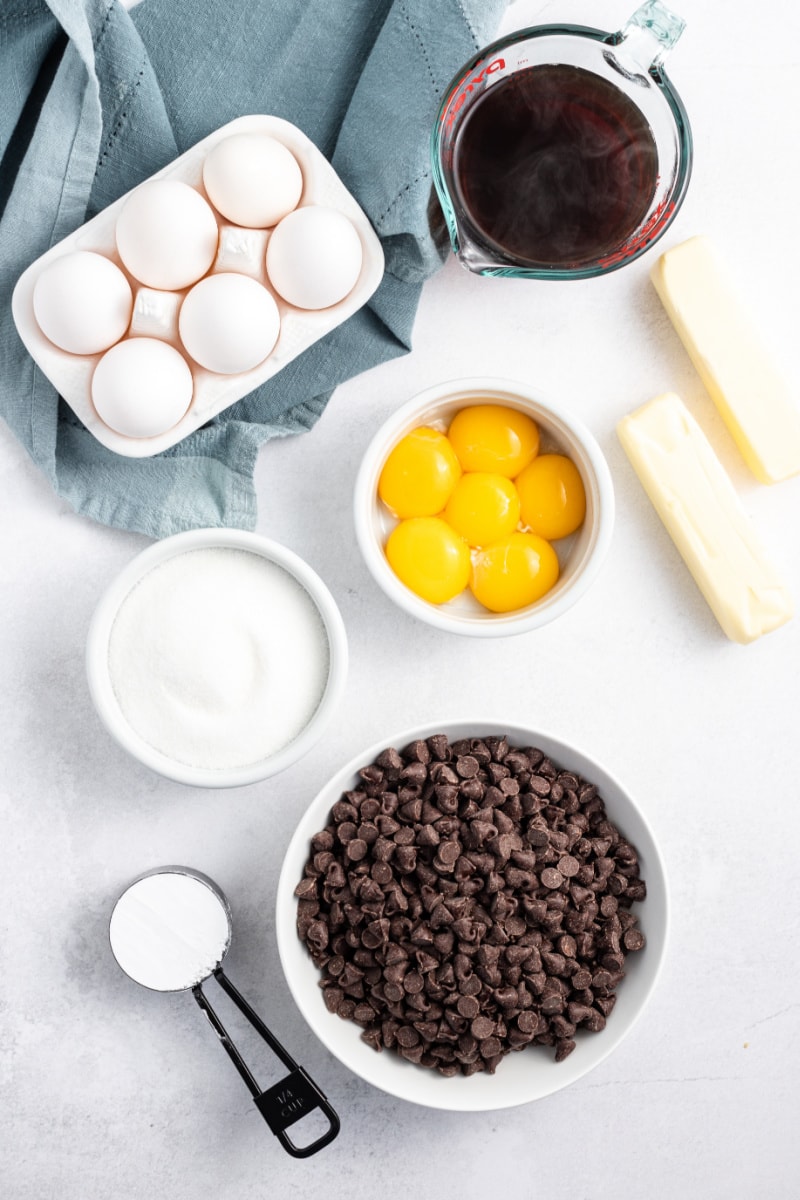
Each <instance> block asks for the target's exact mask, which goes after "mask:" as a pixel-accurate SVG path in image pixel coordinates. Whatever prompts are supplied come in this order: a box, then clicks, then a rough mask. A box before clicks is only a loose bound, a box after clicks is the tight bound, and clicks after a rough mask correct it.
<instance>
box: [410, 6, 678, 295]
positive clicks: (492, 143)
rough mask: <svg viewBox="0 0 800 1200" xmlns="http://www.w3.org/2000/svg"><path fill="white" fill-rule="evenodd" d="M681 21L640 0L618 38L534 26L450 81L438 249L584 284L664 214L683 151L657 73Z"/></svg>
mask: <svg viewBox="0 0 800 1200" xmlns="http://www.w3.org/2000/svg"><path fill="white" fill-rule="evenodd" d="M683 28H684V22H683V21H682V20H681V18H679V17H676V16H675V15H674V14H673V13H671V12H669V10H668V9H666V8H665V7H664V6H663V5H662V4H661V3H660V0H648V2H647V3H646V4H644V5H642V7H641V8H639V9H638V10H637V11H636V13H634V15H633V16H632V17H631V19H630V21H629V22H628V23H627V25H625V27H624V28H623V29H622V30H621V31H620V32H619V33H614V34H609V33H604V32H602V31H601V30H597V29H589V28H585V27H583V26H575V25H557V26H556V25H552V26H537V27H535V28H532V29H525V30H521V31H519V32H517V33H514V34H511V35H509V36H508V37H506V38H502V39H500V40H499V41H497V42H494V43H493V44H492V45H491V46H488V47H487V48H486V49H485V50H482V51H481V52H480V53H479V54H478V55H477V56H476V57H475V58H474V59H473V60H471V62H470V63H468V64H467V65H466V66H465V67H464V68H463V70H462V71H460V72H459V74H458V75H457V77H456V78H455V80H454V81H453V83H452V84H451V87H450V88H449V90H448V95H447V98H446V100H445V101H444V103H443V105H442V107H441V109H440V112H439V116H438V118H437V121H436V125H435V127H434V132H433V139H432V155H433V169H434V182H435V185H436V189H437V192H438V195H439V200H440V202H441V205H442V208H443V211H444V215H445V219H446V221H447V226H448V230H449V233H450V240H451V242H452V245H453V249H454V251H455V253H456V254H457V255H458V257H459V258H460V260H461V261H462V262H463V264H464V265H465V266H466V267H468V268H469V269H470V270H472V271H476V272H477V273H479V274H482V275H511V276H522V277H528V278H534V279H582V278H583V279H585V278H590V277H592V276H595V275H601V274H605V273H607V272H609V271H612V270H615V269H617V268H618V267H621V266H623V265H624V264H625V263H626V262H630V261H632V260H633V259H635V258H638V257H639V255H640V254H642V253H643V252H644V251H645V250H646V249H647V248H648V247H649V246H650V245H652V243H653V242H654V241H656V240H657V239H658V238H659V237H661V235H662V234H663V233H664V231H665V230H666V229H667V227H668V226H669V224H670V222H671V221H672V220H673V218H674V217H675V215H676V213H677V211H678V208H679V206H680V204H681V202H682V200H683V197H684V195H685V192H686V188H687V185H688V182H689V175H690V171H691V159H692V141H691V132H690V129H689V122H688V119H687V116H686V112H685V110H684V108H683V105H682V103H681V101H680V98H679V96H678V95H677V93H676V92H675V90H674V88H673V87H672V85H671V84H670V83H669V81H668V79H667V76H666V73H665V71H664V68H663V59H664V56H665V54H666V53H667V51H668V50H669V49H671V47H672V46H673V45H674V44H675V42H676V41H677V39H678V37H679V36H680V34H681V32H682V31H683Z"/></svg>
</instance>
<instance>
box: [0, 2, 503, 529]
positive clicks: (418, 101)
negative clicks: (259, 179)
mask: <svg viewBox="0 0 800 1200" xmlns="http://www.w3.org/2000/svg"><path fill="white" fill-rule="evenodd" d="M505 3H506V0H144V2H143V3H142V4H140V5H139V6H138V7H136V8H134V9H133V10H132V11H131V12H130V13H128V12H126V11H125V10H124V9H123V8H122V7H121V6H120V5H119V4H118V3H117V0H4V2H3V4H2V6H0V155H2V160H1V161H0V210H2V216H0V353H1V354H2V362H1V363H0V413H2V415H3V417H4V418H5V420H6V421H7V423H8V425H9V426H10V428H11V429H12V430H13V431H14V433H15V434H16V435H17V437H18V438H19V439H20V441H21V442H22V443H23V444H24V445H25V447H26V448H27V449H28V451H29V452H30V454H31V456H32V458H33V459H34V461H35V462H36V463H37V464H38V465H39V466H40V467H41V469H42V470H43V471H44V472H45V473H46V475H47V477H48V478H49V480H50V482H51V483H52V485H53V487H54V488H55V490H56V491H57V492H58V493H59V495H61V496H63V497H64V498H65V499H66V500H67V501H68V502H69V503H70V504H71V505H72V506H73V507H74V508H75V509H76V510H77V511H78V512H82V513H85V514H86V515H87V516H90V517H92V518H94V519H95V520H97V521H101V522H103V523H104V524H107V525H115V526H120V527H122V528H125V529H135V530H139V531H141V532H143V533H147V534H149V535H151V536H153V537H163V536H166V535H167V534H171V533H176V532H179V531H180V530H183V529H189V528H193V527H197V526H218V525H234V526H240V527H242V528H246V529H251V528H253V526H254V524H255V519H256V499H255V492H254V488H253V469H254V466H255V460H256V456H257V454H258V449H259V447H260V446H261V445H262V444H263V443H264V442H265V441H266V440H267V439H268V438H272V437H282V436H285V435H287V434H293V433H298V432H302V431H303V430H306V429H309V428H310V427H311V426H312V425H313V424H314V422H315V421H316V420H317V418H318V417H319V416H320V414H321V412H322V410H323V409H324V407H325V404H326V403H327V401H328V399H329V397H330V395H331V392H332V391H333V389H334V388H335V387H336V386H337V384H339V383H341V382H342V381H343V380H345V379H348V378H350V377H351V376H353V375H356V374H358V373H359V372H360V371H364V370H366V369H367V368H368V367H372V366H375V365H376V364H377V363H380V362H383V361H385V360H387V359H390V358H393V357H396V356H397V355H400V354H403V353H405V352H407V351H408V350H409V349H410V348H411V330H412V325H413V321H414V314H415V312H416V308H417V303H418V300H419V293H420V289H421V286H422V283H423V281H424V280H425V279H426V278H428V276H430V275H431V274H432V273H433V272H434V271H435V270H436V269H437V267H438V266H439V265H440V263H441V261H442V259H443V256H444V252H445V250H444V244H443V240H442V237H441V235H437V234H436V233H434V231H433V230H432V228H431V221H430V211H431V210H430V197H431V177H430V166H429V160H428V138H429V134H430V129H431V125H432V123H433V119H434V116H435V113H436V111H437V109H438V106H439V104H440V102H441V100H442V96H443V90H444V89H445V88H446V86H447V84H448V83H449V81H450V79H451V78H452V76H453V75H454V73H455V72H456V70H457V69H458V67H459V66H460V65H461V64H462V63H463V62H464V61H465V60H466V59H468V58H469V57H470V56H471V55H472V54H473V53H474V51H475V50H476V49H477V48H478V47H479V46H481V45H482V44H484V43H485V42H486V41H488V40H489V38H490V37H491V34H492V32H493V30H494V28H495V25H496V23H497V21H498V19H499V17H500V14H501V12H502V10H503V8H504V7H505ZM255 112H260V113H272V114H275V115H276V116H279V117H284V118H286V119H287V120H289V121H292V122H294V124H296V125H298V126H299V127H300V128H301V129H302V130H303V131H304V132H305V133H306V134H307V135H308V136H309V137H310V138H311V139H312V141H314V142H315V143H316V145H317V146H319V148H320V149H321V150H322V152H323V153H324V154H325V155H326V156H327V157H328V158H329V159H330V160H331V161H332V163H333V165H334V167H335V168H336V170H337V171H338V173H339V175H340V176H341V178H342V180H343V181H344V183H345V185H346V186H347V187H348V188H349V189H350V191H352V192H353V194H354V195H355V196H356V198H357V199H358V201H359V203H360V204H361V205H362V207H363V208H364V210H365V211H366V213H367V215H368V216H369V218H370V220H371V221H372V224H373V225H374V227H375V229H376V231H377V233H378V235H379V237H380V238H381V241H382V244H383V248H384V253H385V255H386V275H385V277H384V279H383V282H382V283H381V286H380V287H379V289H378V291H377V292H376V293H375V295H374V296H373V297H372V299H371V300H370V302H369V303H368V304H367V305H366V306H365V307H364V308H363V309H361V310H360V311H359V312H358V313H356V314H355V315H354V316H353V317H351V318H350V319H349V320H348V321H347V322H345V324H344V325H342V326H340V327H339V328H338V329H336V330H334V331H333V332H332V333H330V334H329V335H328V336H327V337H325V338H323V339H322V340H321V341H320V342H318V343H316V344H315V345H314V346H312V347H311V348H310V349H309V350H307V351H306V352H305V353H304V354H302V355H301V356H300V357H299V358H298V359H296V360H295V361H294V362H292V363H290V364H289V365H288V366H287V367H286V368H284V370H282V371H281V372H280V373H279V374H278V375H277V376H275V377H274V378H273V379H271V380H270V381H269V382H268V383H266V384H264V385H263V386H262V387H260V388H258V389H257V390H256V391H254V392H252V393H251V394H250V395H249V396H246V397H245V398H244V399H243V400H240V401H239V402H238V403H236V404H234V405H233V406H232V407H231V408H229V409H227V410H226V411H225V412H224V413H221V414H220V415H219V416H218V417H217V418H215V420H214V421H212V422H211V423H210V424H209V425H207V426H206V427H204V428H203V429H200V430H198V431H197V432H196V433H194V434H192V435H190V436H189V437H188V438H186V439H185V440H184V441H183V442H181V443H180V444H179V445H178V446H175V447H173V448H172V449H171V450H168V451H166V452H165V453H163V454H160V455H157V456H155V457H153V458H149V459H129V458H124V457H121V456H119V455H117V454H114V453H113V452H111V451H109V450H107V449H106V448H105V447H103V446H101V445H100V444H99V443H98V442H97V441H96V440H95V439H94V438H93V437H92V435H91V434H90V433H88V432H87V431H86V430H85V429H84V427H83V426H82V425H81V423H80V422H79V421H78V419H77V418H76V417H75V416H74V414H73V413H72V411H71V409H69V408H68V406H67V405H66V404H65V403H64V401H63V400H60V399H59V397H58V395H57V393H56V390H55V388H54V387H53V386H52V384H50V383H49V381H48V380H47V379H46V378H45V377H44V375H42V373H41V371H40V370H39V369H38V368H37V367H36V366H35V364H34V363H33V361H32V359H31V358H30V357H29V355H28V354H27V352H26V351H25V349H24V347H23V346H22V343H21V341H20V339H19V336H18V335H17V332H16V329H15V326H14V323H13V320H12V317H11V293H12V291H13V288H14V284H15V283H16V280H17V279H18V278H19V276H20V274H21V273H22V271H23V270H24V269H25V268H26V267H27V266H28V265H29V263H31V262H32V261H33V260H34V259H35V258H37V257H38V256H39V255H40V254H42V253H44V251H45V250H47V249H48V248H49V247H50V246H52V245H53V244H54V243H55V242H57V241H59V240H60V239H61V238H63V237H65V236H66V235H67V234H68V233H70V232H72V230H73V229H75V228H76V227H77V226H79V225H81V224H82V223H83V222H84V221H85V220H87V219H88V218H90V217H92V216H94V214H95V213H97V212H98V211H99V210H100V209H102V208H104V207H105V206H106V205H107V204H110V203H111V202H112V201H114V200H116V199H117V198H118V197H119V196H120V195H122V194H123V193H124V192H126V191H128V190H129V189H130V188H132V187H134V186H135V185H136V184H137V183H139V182H141V180H143V179H145V178H147V176H148V175H151V174H152V173H153V172H154V171H157V170H159V169H160V168H161V167H163V166H164V165H165V164H166V163H168V162H170V160H171V159H173V158H174V157H175V156H176V155H178V154H182V153H183V151H184V150H186V149H188V148H189V147H190V146H192V145H194V143H195V142H197V141H199V140H200V138H203V137H205V136H206V135H207V134H208V133H210V132H211V131H212V130H214V129H216V128H218V127H219V126H220V125H223V124H225V122H227V121H230V120H232V119H233V118H234V117H237V116H242V115H244V114H246V113H255Z"/></svg>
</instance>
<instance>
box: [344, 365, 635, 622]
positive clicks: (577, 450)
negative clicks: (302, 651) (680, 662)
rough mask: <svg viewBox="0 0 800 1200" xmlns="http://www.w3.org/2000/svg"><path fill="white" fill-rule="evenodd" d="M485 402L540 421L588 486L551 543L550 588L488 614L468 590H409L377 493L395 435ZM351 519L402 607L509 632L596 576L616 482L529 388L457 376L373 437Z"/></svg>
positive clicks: (568, 423) (544, 443)
mask: <svg viewBox="0 0 800 1200" xmlns="http://www.w3.org/2000/svg"><path fill="white" fill-rule="evenodd" d="M487 402H489V403H493V404H502V405H506V406H507V407H509V408H516V409H518V410H519V411H520V412H524V413H526V414H527V415H528V416H530V417H532V418H533V419H534V421H536V423H537V425H538V426H539V430H540V434H541V448H542V451H543V452H545V453H552V452H554V451H555V452H559V453H562V454H566V455H567V456H568V457H569V458H571V459H572V461H573V462H574V463H575V466H576V467H577V468H578V470H579V471H580V474H581V479H582V480H583V485H584V488H585V490H586V517H585V519H584V522H583V524H582V526H581V527H580V529H579V530H578V531H577V532H576V533H575V534H573V535H572V536H571V537H569V538H563V539H561V540H560V541H558V542H555V543H554V549H555V550H556V553H557V554H558V558H559V565H560V568H561V574H560V578H559V580H558V582H557V583H556V585H555V587H553V588H552V589H551V590H550V591H549V592H548V593H547V595H545V596H543V597H542V599H541V600H538V601H537V602H536V603H535V604H531V605H528V607H527V608H521V609H518V610H516V611H515V612H510V613H493V612H489V610H488V609H485V608H483V606H482V605H480V604H479V603H478V602H477V600H475V598H474V597H473V596H472V594H471V593H470V592H469V591H465V592H462V593H461V595H460V596H457V597H456V598H455V599H454V600H450V601H449V602H448V603H446V604H438V605H437V604H431V603H429V602H428V601H427V600H423V599H421V598H420V597H419V596H416V595H415V594H414V593H413V592H412V591H410V589H409V588H407V587H406V586H405V584H403V583H401V582H400V580H399V579H398V578H397V576H396V575H395V573H394V571H393V570H392V568H391V567H390V565H389V561H388V559H387V558H386V553H385V551H384V546H385V544H386V539H387V538H388V536H389V534H390V533H391V531H392V529H393V528H394V526H395V525H396V524H397V520H396V518H395V517H394V516H393V515H392V514H391V513H390V512H389V510H388V509H387V508H386V506H385V505H384V504H382V503H381V501H380V499H379V498H378V479H379V478H380V474H381V471H382V469H383V464H384V463H385V462H386V458H387V456H388V455H389V452H390V451H391V450H392V448H393V447H394V446H395V445H396V444H397V442H399V441H400V440H401V438H403V437H405V436H406V434H407V433H410V432H411V430H412V429H416V428H417V426H419V425H429V426H432V427H433V428H435V429H440V430H441V431H442V432H444V431H445V430H446V429H447V427H448V426H449V424H450V422H451V420H452V419H453V417H454V416H455V415H456V413H457V412H458V411H459V410H460V409H462V408H467V407H470V406H471V405H475V404H485V403H487ZM354 519H355V529H356V538H357V540H358V544H359V546H360V548H361V553H362V554H363V556H364V559H365V561H366V564H367V566H368V567H369V570H370V571H371V573H372V575H373V576H374V578H375V580H376V582H377V583H378V584H379V585H380V587H382V588H383V590H384V592H386V594H387V596H389V598H390V599H391V600H393V601H394V602H395V604H397V605H399V606H400V608H403V609H405V611H406V612H408V613H410V614H411V616H413V617H417V618H418V619H419V620H420V621H426V622H427V623H428V624H429V625H435V626H436V627H437V628H438V629H444V630H447V631H448V632H449V633H461V634H467V635H469V636H472V637H507V636H509V635H510V634H517V633H527V632H528V631H529V630H531V629H538V628H539V627H540V626H541V625H545V624H547V622H548V621H553V620H555V618H556V617H559V616H561V614H562V613H564V612H566V611H567V609H568V608H571V607H572V605H573V604H574V603H575V602H576V600H578V599H579V598H580V597H581V596H582V595H583V593H584V592H585V591H586V589H587V588H588V587H589V585H590V584H591V583H592V581H593V580H594V579H595V577H596V576H597V573H598V572H599V570H600V567H601V566H602V564H603V560H604V558H605V556H606V552H607V550H608V547H609V545H610V543H611V534H612V530H613V528H614V487H613V484H612V482H611V475H610V472H609V470H608V465H607V463H606V460H605V458H604V457H603V454H602V451H601V450H600V447H599V446H598V445H597V442H596V441H595V439H594V438H593V437H592V435H591V433H589V430H588V429H586V427H585V426H584V425H583V424H582V423H581V422H580V421H578V420H576V418H575V417H573V416H571V415H570V414H569V413H568V412H566V411H565V410H564V409H563V408H560V407H558V406H557V405H555V404H553V402H552V401H551V400H548V399H547V398H546V397H544V396H543V395H542V394H541V393H540V392H539V391H537V390H536V389H535V388H530V387H528V386H527V385H526V384H523V383H514V382H511V381H509V380H504V379H493V378H483V377H479V378H475V379H456V380H451V381H450V382H448V383H441V384H437V385H436V387H432V388H428V389H427V390H426V391H424V392H421V393H420V394H419V395H418V396H415V397H414V398H413V399H411V400H409V401H408V403H407V404H404V405H403V406H402V408H399V409H398V410H397V412H395V413H394V414H393V415H392V416H391V417H390V418H389V420H388V421H386V422H385V423H384V424H383V425H382V426H381V428H380V429H379V430H378V432H377V433H376V434H375V437H374V438H373V439H372V441H371V442H370V444H369V446H368V448H367V451H366V453H365V455H364V458H363V460H362V463H361V467H360V469H359V472H358V477H357V479H356V486H355V496H354Z"/></svg>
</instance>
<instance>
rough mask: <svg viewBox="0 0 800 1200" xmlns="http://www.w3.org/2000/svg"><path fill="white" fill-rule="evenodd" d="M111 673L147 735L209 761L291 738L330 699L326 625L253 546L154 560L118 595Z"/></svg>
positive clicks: (260, 751)
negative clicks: (326, 697)
mask: <svg viewBox="0 0 800 1200" xmlns="http://www.w3.org/2000/svg"><path fill="white" fill-rule="evenodd" d="M108 658H109V674H110V677H111V682H112V687H113V689H114V693H115V695H116V698H117V702H118V703H119V706H120V709H121V710H122V713H123V715H124V717H125V718H126V720H127V721H128V723H129V724H130V726H131V727H132V729H133V730H134V731H135V732H136V733H137V734H138V735H139V736H140V737H141V738H142V739H143V740H144V741H146V742H147V743H149V745H151V746H153V747H154V748H155V749H156V750H159V751H160V752H161V753H162V754H164V755H166V756H167V757H168V758H171V759H173V760H174V761H176V762H181V763H186V764H188V765H190V766H195V767H200V768H204V769H208V770H213V769H220V770H223V769H231V768H234V767H243V766H248V765H250V764H252V763H256V762H259V761H261V760H262V759H264V758H267V757H269V756H270V755H272V754H275V753H276V752H277V751H278V750H281V749H282V748H283V747H284V746H287V745H288V744H289V743H290V742H291V741H293V740H294V738H296V737H297V736H298V734H299V733H300V732H301V731H302V730H303V729H304V728H305V726H306V725H307V724H308V722H309V721H310V720H311V717H312V716H313V715H314V712H315V711H316V709H317V707H318V706H319V703H320V700H321V699H322V695H323V692H324V690H325V685H326V682H327V679H328V670H329V647H328V639H327V635H326V632H325V626H324V624H323V621H322V618H321V616H320V614H319V611H318V609H317V607H316V605H315V604H314V601H313V600H312V599H311V597H310V596H309V594H308V592H307V591H306V590H305V588H304V587H303V586H302V585H301V584H300V583H299V582H298V581H297V580H296V579H295V578H294V576H292V575H291V574H289V572H288V571H286V570H284V568H283V567H281V566H279V565H278V564H277V563H274V562H271V561H269V560H268V559H266V558H263V557H261V555H258V554H253V553H251V552H250V551H247V550H232V549H227V548H221V547H218V548H210V549H202V550H192V551H189V552H187V553H185V554H180V555H178V556H176V557H175V558H172V559H169V560H168V561H166V562H164V563H162V564H160V565H159V566H157V567H155V568H154V569H153V570H152V571H150V572H149V574H147V575H145V576H144V578H143V579H141V580H140V582H139V583H138V584H137V585H136V586H135V587H134V588H133V589H132V590H131V592H130V593H129V595H128V596H127V597H126V599H125V600H124V601H123V603H122V605H121V606H120V609H119V613H118V614H117V617H116V620H115V621H114V625H113V627H112V630H111V635H110V639H109V655H108Z"/></svg>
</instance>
